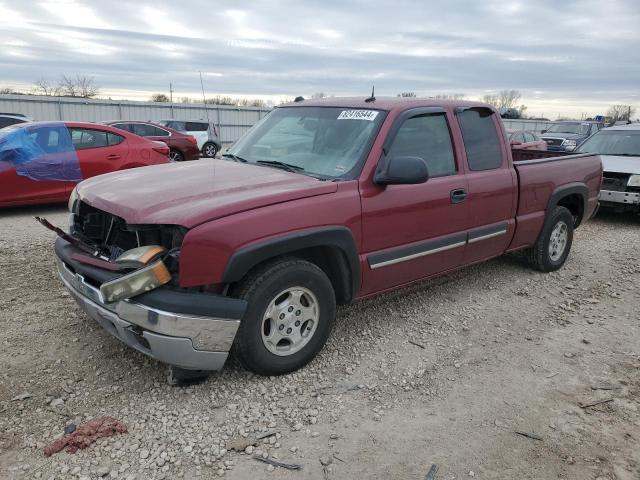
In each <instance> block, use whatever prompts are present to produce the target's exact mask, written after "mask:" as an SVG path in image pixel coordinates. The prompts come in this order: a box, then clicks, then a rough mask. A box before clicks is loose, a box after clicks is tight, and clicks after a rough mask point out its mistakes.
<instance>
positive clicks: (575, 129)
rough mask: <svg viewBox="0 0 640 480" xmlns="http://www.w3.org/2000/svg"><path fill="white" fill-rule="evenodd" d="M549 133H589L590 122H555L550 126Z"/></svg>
mask: <svg viewBox="0 0 640 480" xmlns="http://www.w3.org/2000/svg"><path fill="white" fill-rule="evenodd" d="M547 133H574V134H577V135H588V134H589V124H588V123H580V122H575V123H572V122H567V123H554V124H553V125H551V126H550V127H549V129H548V130H547Z"/></svg>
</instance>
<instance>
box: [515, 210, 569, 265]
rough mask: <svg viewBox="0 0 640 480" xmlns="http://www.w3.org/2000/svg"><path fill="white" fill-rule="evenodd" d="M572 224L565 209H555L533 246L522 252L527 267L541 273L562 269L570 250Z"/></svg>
mask: <svg viewBox="0 0 640 480" xmlns="http://www.w3.org/2000/svg"><path fill="white" fill-rule="evenodd" d="M574 222H575V220H574V218H573V215H571V212H570V211H569V210H568V209H567V208H565V207H556V208H555V209H554V210H553V212H551V215H549V217H548V218H547V220H546V221H545V224H544V227H543V228H542V232H541V233H540V236H539V237H538V240H537V241H536V243H535V245H534V246H533V247H531V248H529V249H527V250H525V251H524V254H525V257H526V259H527V261H528V263H529V265H531V266H532V267H533V268H535V269H536V270H540V271H541V272H552V271H554V270H558V269H559V268H560V267H562V265H564V263H565V262H566V260H567V257H568V256H569V251H570V250H571V244H572V242H573V225H574Z"/></svg>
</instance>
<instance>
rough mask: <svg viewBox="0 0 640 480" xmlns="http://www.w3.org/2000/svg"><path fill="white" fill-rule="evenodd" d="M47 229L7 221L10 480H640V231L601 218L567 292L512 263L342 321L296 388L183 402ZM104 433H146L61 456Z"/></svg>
mask: <svg viewBox="0 0 640 480" xmlns="http://www.w3.org/2000/svg"><path fill="white" fill-rule="evenodd" d="M33 215H45V216H46V217H47V218H49V219H50V220H52V221H55V223H57V224H59V225H64V224H66V222H67V215H66V213H65V211H64V209H63V208H61V207H41V208H28V209H27V208H24V209H17V210H9V211H5V212H3V213H2V214H1V215H0V268H1V270H2V273H3V278H4V282H2V285H0V328H1V330H0V341H1V348H0V364H1V365H2V366H3V368H2V371H1V372H0V478H9V479H13V478H16V479H18V478H29V479H31V478H43V479H68V478H69V479H74V478H82V479H88V478H121V479H139V480H141V479H163V478H165V479H169V478H171V479H173V478H194V477H199V478H205V479H208V478H218V477H225V478H228V479H247V478H274V479H275V478H277V479H283V480H287V479H346V478H368V479H390V478H393V479H396V478H397V479H411V478H413V479H422V478H424V477H425V475H426V474H427V471H428V470H429V469H430V468H431V466H432V464H436V465H437V467H438V469H439V471H438V474H437V479H439V480H440V479H454V478H456V479H461V478H467V477H476V478H487V479H534V478H535V479H552V478H553V479H555V478H564V479H576V480H577V479H580V480H584V479H598V480H604V479H618V480H627V479H628V480H631V479H635V480H637V479H639V478H640V412H639V408H640V400H639V396H638V394H639V392H640V328H639V327H640V325H639V323H640V322H639V315H638V305H640V289H639V288H638V287H640V275H639V273H640V263H639V261H640V253H639V252H640V235H639V231H640V230H639V229H640V219H639V218H637V217H634V216H621V215H613V214H609V215H603V214H601V215H599V216H598V217H597V218H596V219H595V220H594V221H591V222H589V223H588V224H586V225H585V226H583V227H582V228H580V229H579V230H578V231H577V233H576V236H575V238H574V248H573V251H572V253H571V255H570V258H569V261H568V263H567V265H566V266H565V268H563V269H562V270H560V271H558V272H555V273H552V274H540V273H536V272H533V271H531V270H528V269H526V268H524V267H523V266H522V265H521V264H520V263H519V262H518V261H517V260H516V259H515V258H513V257H503V258H500V259H496V260H493V261H491V262H488V263H485V264H482V265H477V266H474V267H471V268H467V269H465V270H462V271H460V272H458V273H456V274H453V275H449V276H447V277H444V278H441V279H438V280H435V281H432V282H428V283H424V284H420V285H417V286H414V287H411V288H407V289H404V290H402V291H399V292H396V293H393V294H389V295H384V296H381V297H378V298H376V299H373V300H369V301H365V302H362V303H359V304H355V305H351V306H348V307H344V308H341V310H340V311H339V317H338V321H337V323H336V328H335V330H334V332H333V334H332V336H331V338H330V340H329V343H328V345H327V346H326V347H325V349H324V350H323V352H322V353H321V354H320V355H319V357H318V358H317V359H316V360H314V361H313V362H312V363H311V364H310V365H309V366H307V367H306V368H304V369H303V370H301V371H299V372H297V373H294V374H292V375H288V376H284V377H278V378H265V377H258V376H255V375H252V374H250V373H249V372H246V371H244V370H242V369H241V368H240V367H239V366H238V365H237V364H236V363H235V362H233V361H231V362H229V363H228V364H227V365H226V367H225V369H224V371H222V372H220V373H217V374H214V375H212V376H211V377H210V379H209V380H208V381H206V382H205V383H203V384H200V385H196V386H191V387H187V388H176V387H170V386H168V385H167V384H166V383H165V374H166V370H165V367H164V366H162V365H161V364H158V363H156V362H154V361H151V360H149V359H147V358H145V357H144V356H142V355H141V354H138V353H137V352H134V351H132V350H130V349H128V348H125V347H123V346H122V345H121V344H120V343H119V342H118V341H117V340H116V339H114V338H112V337H111V336H109V335H108V334H107V333H106V332H105V331H103V330H102V329H101V328H99V327H98V326H97V325H96V324H94V323H93V321H92V320H90V319H89V318H87V317H86V316H85V315H84V314H82V312H81V311H80V310H79V309H78V308H77V307H76V306H75V304H74V302H73V301H72V299H71V298H70V297H69V295H68V294H67V293H66V292H65V291H64V289H63V287H62V286H61V284H60V282H59V281H58V280H57V277H56V274H55V271H54V262H53V252H52V242H53V236H52V235H51V234H50V233H49V232H47V231H46V230H44V229H43V228H42V227H40V226H39V225H37V224H36V223H35V222H34V221H33V219H32V217H33ZM22 394H29V395H22ZM21 395H22V396H21ZM16 397H17V398H16ZM25 397H26V398H25ZM609 399H612V400H611V401H608V402H605V403H601V404H599V405H596V406H593V407H585V408H582V407H584V405H585V404H588V403H594V402H597V401H600V400H609ZM101 415H109V416H111V417H114V418H115V419H117V420H120V421H122V422H124V423H125V424H126V425H127V426H128V429H129V432H128V433H125V434H116V435H115V436H113V437H110V438H106V439H101V440H99V441H98V442H97V443H96V444H94V445H93V446H91V447H89V448H88V449H86V450H80V451H78V452H77V453H75V454H68V453H65V452H61V453H58V454H56V455H54V456H52V457H49V458H47V457H45V456H44V455H43V448H44V447H45V446H46V445H47V444H48V443H50V442H51V441H52V440H53V439H55V438H56V437H57V436H60V435H61V434H62V432H63V429H64V427H65V425H67V424H68V423H69V422H75V423H78V422H80V421H83V420H85V419H90V418H93V417H96V416H101ZM516 430H517V431H521V432H524V433H528V434H533V436H536V438H537V439H535V438H530V437H526V436H523V435H519V434H517V433H515V431H516ZM258 437H264V438H258ZM256 455H257V456H263V457H266V458H269V459H273V460H277V461H280V462H285V463H295V464H300V465H302V470H300V471H292V470H286V469H283V468H281V467H276V468H275V469H274V467H273V466H271V465H268V464H266V463H261V462H259V461H257V460H255V459H254V458H253V457H254V456H256Z"/></svg>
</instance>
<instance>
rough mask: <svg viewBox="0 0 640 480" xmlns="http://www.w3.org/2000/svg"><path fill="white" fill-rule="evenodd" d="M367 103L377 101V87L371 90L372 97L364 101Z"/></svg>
mask: <svg viewBox="0 0 640 480" xmlns="http://www.w3.org/2000/svg"><path fill="white" fill-rule="evenodd" d="M364 101H365V102H367V103H369V102H375V101H376V86H375V85H374V86H373V88H372V89H371V96H370V97H369V98H365V99H364Z"/></svg>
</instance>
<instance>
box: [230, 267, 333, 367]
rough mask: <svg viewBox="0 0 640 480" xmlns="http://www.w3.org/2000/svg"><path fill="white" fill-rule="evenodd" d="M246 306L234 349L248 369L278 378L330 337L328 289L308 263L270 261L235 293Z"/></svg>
mask: <svg viewBox="0 0 640 480" xmlns="http://www.w3.org/2000/svg"><path fill="white" fill-rule="evenodd" d="M234 296H237V297H239V298H242V299H245V300H247V302H248V304H249V307H248V308H247V312H246V314H245V316H244V318H243V319H242V322H241V323H240V328H239V329H238V333H237V335H236V339H235V342H234V351H235V354H236V356H237V357H238V359H239V360H240V362H241V363H242V364H243V365H244V366H245V367H246V368H248V369H249V370H252V371H254V372H256V373H259V374H261V375H281V374H283V373H288V372H291V371H293V370H297V369H298V368H300V367H302V366H304V365H306V364H307V363H308V362H309V361H311V360H312V359H313V358H314V357H315V356H316V355H317V354H318V352H319V351H320V350H321V349H322V347H323V346H324V344H325V343H326V341H327V338H328V337H329V333H330V331H331V327H332V325H333V320H334V318H335V313H336V300H335V294H334V291H333V287H332V286H331V282H330V281H329V278H328V277H327V275H326V274H325V273H324V272H323V271H322V270H321V269H320V268H318V267H317V266H316V265H314V264H313V263H310V262H307V261H305V260H301V259H297V258H285V259H280V260H277V261H274V262H270V263H268V264H266V265H264V266H262V267H259V268H258V269H256V270H255V271H254V272H252V273H250V274H249V275H248V276H247V277H246V278H245V279H244V280H243V281H242V282H241V284H240V285H238V286H237V288H236V289H235V291H234Z"/></svg>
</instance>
